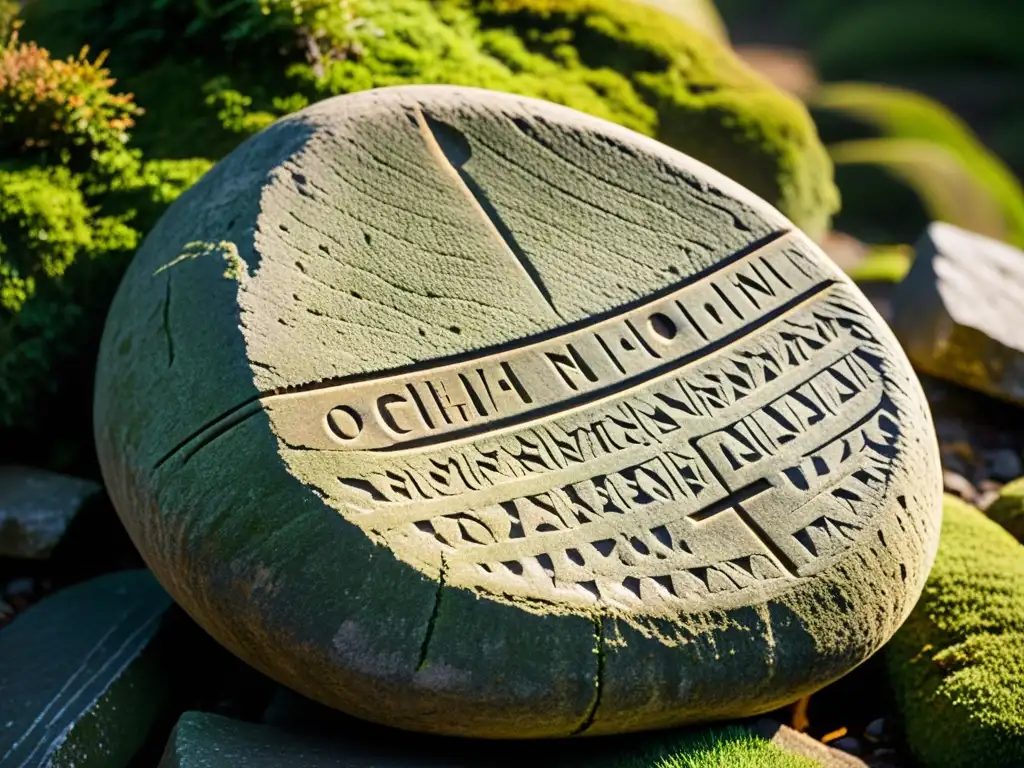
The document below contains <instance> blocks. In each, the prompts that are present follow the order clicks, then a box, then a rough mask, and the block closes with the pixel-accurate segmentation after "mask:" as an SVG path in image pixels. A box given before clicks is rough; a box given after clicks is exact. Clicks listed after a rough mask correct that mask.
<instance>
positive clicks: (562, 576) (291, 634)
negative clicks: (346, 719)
mask: <svg viewBox="0 0 1024 768" xmlns="http://www.w3.org/2000/svg"><path fill="white" fill-rule="evenodd" d="M95 423H96V437H97V444H98V448H99V454H100V458H101V462H102V466H103V471H104V476H105V478H106V480H107V484H108V487H109V490H110V494H111V497H112V499H113V501H114V503H115V505H116V507H117V509H118V512H119V514H120V516H121V518H122V519H123V520H124V522H125V524H126V526H127V528H128V530H129V532H130V534H131V536H132V538H133V539H134V541H135V542H136V544H137V546H138V547H139V549H140V551H141V552H142V553H143V554H144V555H145V557H146V560H147V562H148V563H149V564H150V566H151V567H152V568H153V569H154V571H155V573H156V574H157V575H158V577H159V578H160V580H161V582H162V583H163V584H164V585H165V586H166V587H167V589H168V590H169V591H170V592H171V593H172V594H173V595H174V596H175V598H176V599H177V600H178V601H180V602H181V604H182V605H183V606H185V607H186V608H187V609H188V611H189V612H190V613H191V614H192V615H193V616H194V617H195V618H196V619H197V620H198V621H199V622H200V623H201V624H202V625H203V626H204V627H205V628H206V629H207V630H208V631H209V632H210V633H211V634H212V635H214V636H215V637H216V638H217V639H218V640H220V641H221V642H222V643H223V644H225V645H226V646H227V647H229V648H230V649H232V650H233V651H234V652H235V653H237V654H238V655H239V656H241V657H242V658H243V659H245V660H247V661H248V662H249V663H251V664H252V665H254V666H256V667H257V668H259V669H260V670H262V671H264V672H266V673H267V674H269V675H271V676H272V677H274V678H276V679H277V680H278V681H280V682H282V683H284V684H286V685H288V686H290V687H292V688H294V689H295V690H297V691H299V692H301V693H303V694H305V695H307V696H309V697H311V698H314V699H316V700H319V701H321V702H323V703H326V704H328V705H330V706H332V707H335V708H338V709H341V710H344V711H346V712H349V713H351V714H354V715H357V716H359V717H363V718H366V719H371V720H376V721H378V722H383V723H387V724H390V725H395V726H399V727H403V728H408V729H413V730H422V731H433V732H441V733H448V734H462V735H472V736H486V737H492V738H499V737H501V738H505V737H507V738H532V737H542V736H564V735H570V734H583V733H586V734H600V733H610V732H618V731H631V730H641V729H648V728H656V727H663V726H671V725H675V724H682V723H687V722H693V721H697V720H705V719H715V718H728V717H735V716H740V715H748V714H753V713H758V712H764V711H767V710H770V709H772V708H775V707H777V706H780V705H782V704H784V703H786V702H789V701H792V700H794V699H796V698H798V697H799V696H800V695H802V694H806V693H808V692H810V691H812V690H814V689H816V688H818V687H820V686H822V685H825V684H826V683H828V682H830V681H831V680H834V679H835V678H837V677H838V676H840V675H842V674H844V673H845V672H847V671H849V669H850V668H851V667H853V666H854V665H856V664H858V663H859V662H861V661H863V660H864V659H865V658H866V657H867V656H869V655H870V654H871V653H873V652H874V651H875V650H876V649H877V648H878V647H880V645H881V644H882V643H884V642H885V641H886V639H887V638H888V637H889V636H890V634H891V633H892V632H894V631H895V629H896V627H898V626H899V624H900V623H901V622H902V620H903V618H904V616H905V615H906V613H907V611H908V610H909V609H910V606H912V605H913V603H914V601H915V600H916V599H917V596H918V594H919V592H920V589H921V586H922V584H923V581H924V578H925V576H926V574H927V571H928V568H929V564H930V562H931V560H932V557H933V554H934V551H935V547H936V536H937V531H938V523H939V516H940V507H939V496H940V491H941V477H940V471H939V464H938V451H937V449H936V447H935V445H936V440H935V435H934V431H933V428H932V425H931V420H930V416H929V414H928V410H927V406H926V404H925V402H924V399H923V397H922V394H921V391H920V387H919V384H918V382H917V380H916V379H915V377H914V375H913V372H912V370H911V368H910V366H909V363H908V362H907V360H906V358H905V356H904V355H903V352H902V351H901V350H900V348H899V345H898V343H897V342H896V340H895V338H894V337H893V336H892V334H891V333H890V331H889V329H888V328H887V326H886V325H885V324H884V322H882V320H881V319H880V318H879V317H878V315H877V313H876V312H875V311H874V310H873V309H872V308H871V306H870V305H869V304H868V303H867V302H866V301H865V299H864V297H863V295H862V294H861V293H860V292H859V291H858V290H857V289H856V287H855V286H854V285H853V284H852V283H851V282H850V281H849V280H848V279H847V278H846V276H845V275H843V274H842V272H841V271H840V270H839V269H838V268H837V267H836V266H835V265H834V264H833V263H832V262H831V261H830V260H829V259H828V258H827V257H826V256H825V255H824V254H823V253H822V252H821V251H820V250H819V249H818V248H817V246H815V245H814V244H813V243H811V242H810V241H809V240H808V239H807V237H806V236H805V235H804V234H803V233H801V232H800V231H798V230H796V229H795V228H794V227H793V225H792V224H791V223H790V222H788V221H787V220H786V219H785V218H783V217H782V216H781V215H780V214H779V213H778V212H777V211H775V210H774V209H772V208H771V207H770V206H768V205H767V204H766V203H764V202H763V201H762V200H760V199H758V198H756V197H755V196H753V195H752V194H751V193H750V192H748V191H747V190H744V189H743V188H741V187H739V186H738V185H736V184H735V183H733V182H730V181H729V180H728V179H726V178H724V177H723V176H721V175H719V174H717V173H715V172H714V171H712V170H711V169H709V168H708V167H706V166H704V165H701V164H699V163H697V162H695V161H693V160H692V159H690V158H687V157H685V156H683V155H681V154H679V153H677V152H674V151H672V150H671V149H669V148H667V147H665V146H663V145H661V144H658V143H656V142H654V141H651V140H649V139H646V138H644V137H642V136H639V135H637V134H635V133H632V132H630V131H627V130H625V129H622V128H619V127H616V126H614V125H611V124H609V123H607V122H603V121H600V120H596V119H594V118H590V117H586V116H584V115H582V114H579V113H577V112H573V111H571V110H568V109H565V108H561V107H556V106H554V105H551V104H547V103H544V102H539V101H535V100H530V99H524V98H520V97H515V96H510V95H502V94H496V93H490V92H486V91H479V90H473V89H457V88H448V87H416V88H398V89H385V90H379V91H371V92H367V93H361V94H356V95H352V96H345V97H341V98H337V99H331V100H328V101H325V102H322V103H320V104H317V105H315V106H313V107H311V108H309V109H307V110H304V111H302V112H301V113H298V114H296V115H293V116H291V117H288V118H286V119H284V120H282V121H280V122H279V123H277V124H276V125H274V126H272V127H271V128H269V129H267V130H266V131H264V132H263V133H261V134H260V135H259V136H257V137H255V138H253V139H252V140H250V141H249V142H247V143H246V144H245V145H243V146H242V147H240V148H239V149H238V150H237V151H236V152H235V153H233V154H232V155H231V156H230V157H228V158H227V159H226V160H224V161H223V162H222V163H220V164H219V165H218V166H217V167H216V168H214V169H213V170H212V171H211V172H210V173H209V174H208V175H207V176H206V177H205V178H204V179H203V180H202V181H201V182H200V183H199V184H197V185H196V186H195V187H193V188H192V189H191V190H190V191H189V192H188V193H186V194H185V195H184V196H183V197H182V198H180V199H179V201H178V202H177V203H175V205H174V206H172V208H171V209H170V210H169V211H168V213H167V215H166V216H165V217H164V218H163V219H162V220H161V222H160V223H159V225H158V226H157V227H156V228H155V230H154V231H153V232H152V233H151V235H150V236H149V238H148V240H147V242H146V243H145V244H144V246H143V247H142V249H141V250H140V251H139V253H138V255H137V256H136V258H135V260H134V262H133V264H132V266H131V267H130V269H129V271H128V273H127V275H126V277H125V280H124V283H123V284H122V286H121V288H120V290H119V292H118V296H117V298H116V300H115V302H114V305H113V307H112V308H111V312H110V316H109V321H108V325H107V328H106V332H105V335H104V340H103V345H102V349H101V354H100V360H99V368H98V375H97V397H96V409H95Z"/></svg>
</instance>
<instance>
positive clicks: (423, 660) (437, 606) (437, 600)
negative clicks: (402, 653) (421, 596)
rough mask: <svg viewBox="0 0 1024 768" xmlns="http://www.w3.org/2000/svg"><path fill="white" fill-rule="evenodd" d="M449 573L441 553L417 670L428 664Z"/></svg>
mask: <svg viewBox="0 0 1024 768" xmlns="http://www.w3.org/2000/svg"><path fill="white" fill-rule="evenodd" d="M447 573H448V563H447V562H446V561H445V559H444V555H441V574H440V575H439V576H438V578H437V593H436V594H435V596H434V610H432V611H431V612H430V618H429V619H428V620H427V631H426V632H425V633H424V635H423V644H422V645H421V646H420V660H419V662H418V663H417V664H416V671H417V672H419V671H420V670H421V669H423V667H424V666H426V664H427V652H428V651H429V650H430V640H431V638H433V636H434V625H435V624H437V614H438V613H439V612H440V610H441V593H442V592H443V591H444V580H445V575H446V574H447Z"/></svg>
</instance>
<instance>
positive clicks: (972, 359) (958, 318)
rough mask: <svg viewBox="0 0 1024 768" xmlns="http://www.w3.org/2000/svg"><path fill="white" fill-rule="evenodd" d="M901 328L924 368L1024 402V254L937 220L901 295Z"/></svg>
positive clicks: (897, 299) (896, 309) (897, 300)
mask: <svg viewBox="0 0 1024 768" xmlns="http://www.w3.org/2000/svg"><path fill="white" fill-rule="evenodd" d="M892 326H893V330H894V331H895V332H896V335H897V336H898V337H899V339H900V341H901V342H902V343H903V346H904V347H905V348H906V350H907V354H908V355H909V357H910V360H911V361H912V362H913V364H914V365H915V366H916V367H917V368H918V369H919V370H921V371H923V372H925V373H929V374H931V375H933V376H938V377H941V378H943V379H946V380H948V381H952V382H953V383H955V384H959V385H961V386H965V387H970V388H971V389H976V390H978V391H980V392H984V393H985V394H987V395H991V396H992V397H997V398H1000V399H1002V400H1008V401H1010V402H1013V403H1016V404H1018V405H1024V252H1022V251H1021V250H1020V249H1019V248H1015V247H1013V246H1012V245H1008V244H1007V243H1004V242H1001V241H999V240H994V239H992V238H991V237H985V236H984V235H979V234H977V233H975V232H970V231H968V230H965V229H961V228H960V227H956V226H953V225H952V224H946V223H945V222H934V223H932V224H931V225H929V227H928V229H927V230H926V231H925V232H924V234H922V235H921V238H920V239H919V240H918V242H917V245H916V246H915V255H914V263H913V266H912V267H911V269H910V272H909V273H908V274H907V276H906V278H905V279H904V280H903V282H902V283H900V285H899V288H898V289H897V291H896V293H895V294H894V295H893V318H892Z"/></svg>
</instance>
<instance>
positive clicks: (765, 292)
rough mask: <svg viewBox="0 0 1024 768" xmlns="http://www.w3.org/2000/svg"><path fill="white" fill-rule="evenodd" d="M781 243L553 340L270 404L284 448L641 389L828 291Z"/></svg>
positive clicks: (432, 440)
mask: <svg viewBox="0 0 1024 768" xmlns="http://www.w3.org/2000/svg"><path fill="white" fill-rule="evenodd" d="M784 246H785V241H784V240H783V241H777V242H776V243H775V244H774V245H773V246H771V247H770V248H769V249H768V250H767V251H765V252H760V253H754V254H751V255H749V256H746V257H743V258H739V259H736V260H734V261H732V262H731V263H726V264H724V265H719V267H718V268H717V269H716V270H715V272H714V273H713V274H711V275H708V276H706V277H704V278H703V279H697V280H691V281H687V282H686V284H684V285H682V286H680V287H677V288H675V289H674V290H669V291H667V292H663V293H662V295H661V296H658V297H656V298H653V299H649V300H647V301H644V302H642V303H640V304H639V305H638V306H636V307H634V308H631V309H627V310H625V311H622V312H616V313H614V314H612V315H611V316H610V317H607V318H605V319H600V320H597V321H593V322H588V323H585V324H583V325H582V326H581V327H578V328H575V329H573V330H569V331H567V332H562V333H558V334H556V335H553V336H551V337H550V338H546V339H543V340H539V341H534V342H532V343H526V344H523V345H519V346H514V347H512V348H509V349H505V350H502V351H499V352H494V353H491V354H484V355H479V356H475V357H472V358H470V359H467V360H465V361H462V362H456V363H451V364H449V365H443V366H438V367H431V368H426V369H424V370H418V371H411V372H408V373H403V374H399V375H394V374H389V375H387V376H382V377H373V378H369V379H366V380H363V381H355V382H351V383H347V384H341V385H339V386H336V387H327V388H321V389H317V390H314V391H311V392H304V393H300V394H294V395H286V396H281V397H276V398H269V399H268V400H267V403H268V405H270V406H271V408H272V410H273V414H274V423H275V426H276V427H277V430H278V435H279V436H280V437H281V438H282V439H283V440H284V441H285V442H286V443H287V444H288V445H291V446H293V447H302V448H311V449H316V450H390V449H402V448H404V449H409V448H414V447H418V446H422V445H434V444H439V443H441V442H445V441H451V440H456V439H459V438H462V437H466V436H472V435H475V434H480V433H481V432H483V431H485V430H492V429H500V428H503V427H507V426H512V425H517V424H522V423H525V422H528V421H531V420H533V419H536V418H539V417H543V416H548V415H551V414H554V413H559V412H562V411H566V410H569V409H571V408H578V407H581V406H585V405H588V404H590V403H594V402H597V401H599V400H601V399H603V398H605V397H608V396H610V395H618V394H620V393H622V392H623V391H626V390H630V389H635V388H638V387H642V386H644V385H645V384H647V383H648V382H650V381H651V380H652V379H655V378H657V377H658V376H660V375H662V374H664V373H665V372H667V371H671V370H673V369H675V368H678V367H679V366H681V365H685V364H686V363H687V362H688V361H689V360H691V359H693V358H694V357H695V356H699V355H702V354H706V352H707V351H709V350H712V349H715V348H717V347H718V346H721V345H724V344H728V343H729V342H730V341H731V340H732V339H734V338H737V337H740V336H743V335H746V334H749V333H751V332H753V331H755V330H756V329H757V328H758V327H759V326H760V325H761V324H762V323H763V321H764V319H765V318H767V317H771V316H772V315H773V313H779V312H785V311H787V310H788V309H789V308H791V307H793V306H795V305H797V304H799V303H800V302H801V301H804V300H806V299H807V298H808V297H810V296H813V295H815V294H816V293H818V292H820V291H821V290H823V289H824V288H825V287H826V283H823V282H822V281H821V279H820V278H819V277H815V276H814V275H812V273H811V272H809V271H808V270H807V269H806V267H804V266H803V265H802V264H801V262H800V260H799V257H798V256H796V255H793V254H787V253H786V252H785V248H784ZM311 413H316V414H319V418H317V419H314V420H313V421H312V422H311V421H310V414H311Z"/></svg>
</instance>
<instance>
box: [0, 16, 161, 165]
mask: <svg viewBox="0 0 1024 768" xmlns="http://www.w3.org/2000/svg"><path fill="white" fill-rule="evenodd" d="M87 56H88V49H87V48H83V49H82V50H81V52H80V53H79V54H78V56H69V57H68V58H67V59H65V60H59V59H54V58H52V57H51V56H50V54H49V52H48V51H46V50H45V49H44V48H40V47H39V46H38V45H36V44H35V43H32V42H28V43H23V42H21V41H20V40H19V39H18V34H17V32H15V33H14V34H13V35H12V36H11V39H10V40H9V41H8V42H7V43H6V44H5V45H3V47H2V48H0V161H3V160H7V159H12V158H13V157H17V156H19V155H24V154H26V153H28V154H33V155H35V154H43V155H44V160H45V161H46V162H48V163H60V164H62V165H68V166H70V167H71V168H72V169H73V170H77V171H85V170H86V169H87V168H88V167H89V166H90V165H92V164H94V163H97V162H99V163H100V164H101V165H107V164H109V163H116V158H117V157H118V156H120V155H123V154H124V153H125V152H127V149H126V147H125V144H126V142H127V141H128V130H129V129H130V128H131V127H132V126H133V125H134V124H135V117H137V116H138V115H139V114H141V113H142V110H141V109H140V108H139V107H138V106H137V105H136V104H135V103H134V101H133V100H132V96H131V94H116V93H113V92H111V90H110V89H111V87H112V86H113V85H114V82H115V81H114V80H113V78H111V77H110V72H109V70H107V69H105V68H104V67H103V62H104V60H105V58H106V54H105V53H102V54H100V55H99V56H98V57H97V58H96V59H95V60H94V61H89V60H88V58H87Z"/></svg>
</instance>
